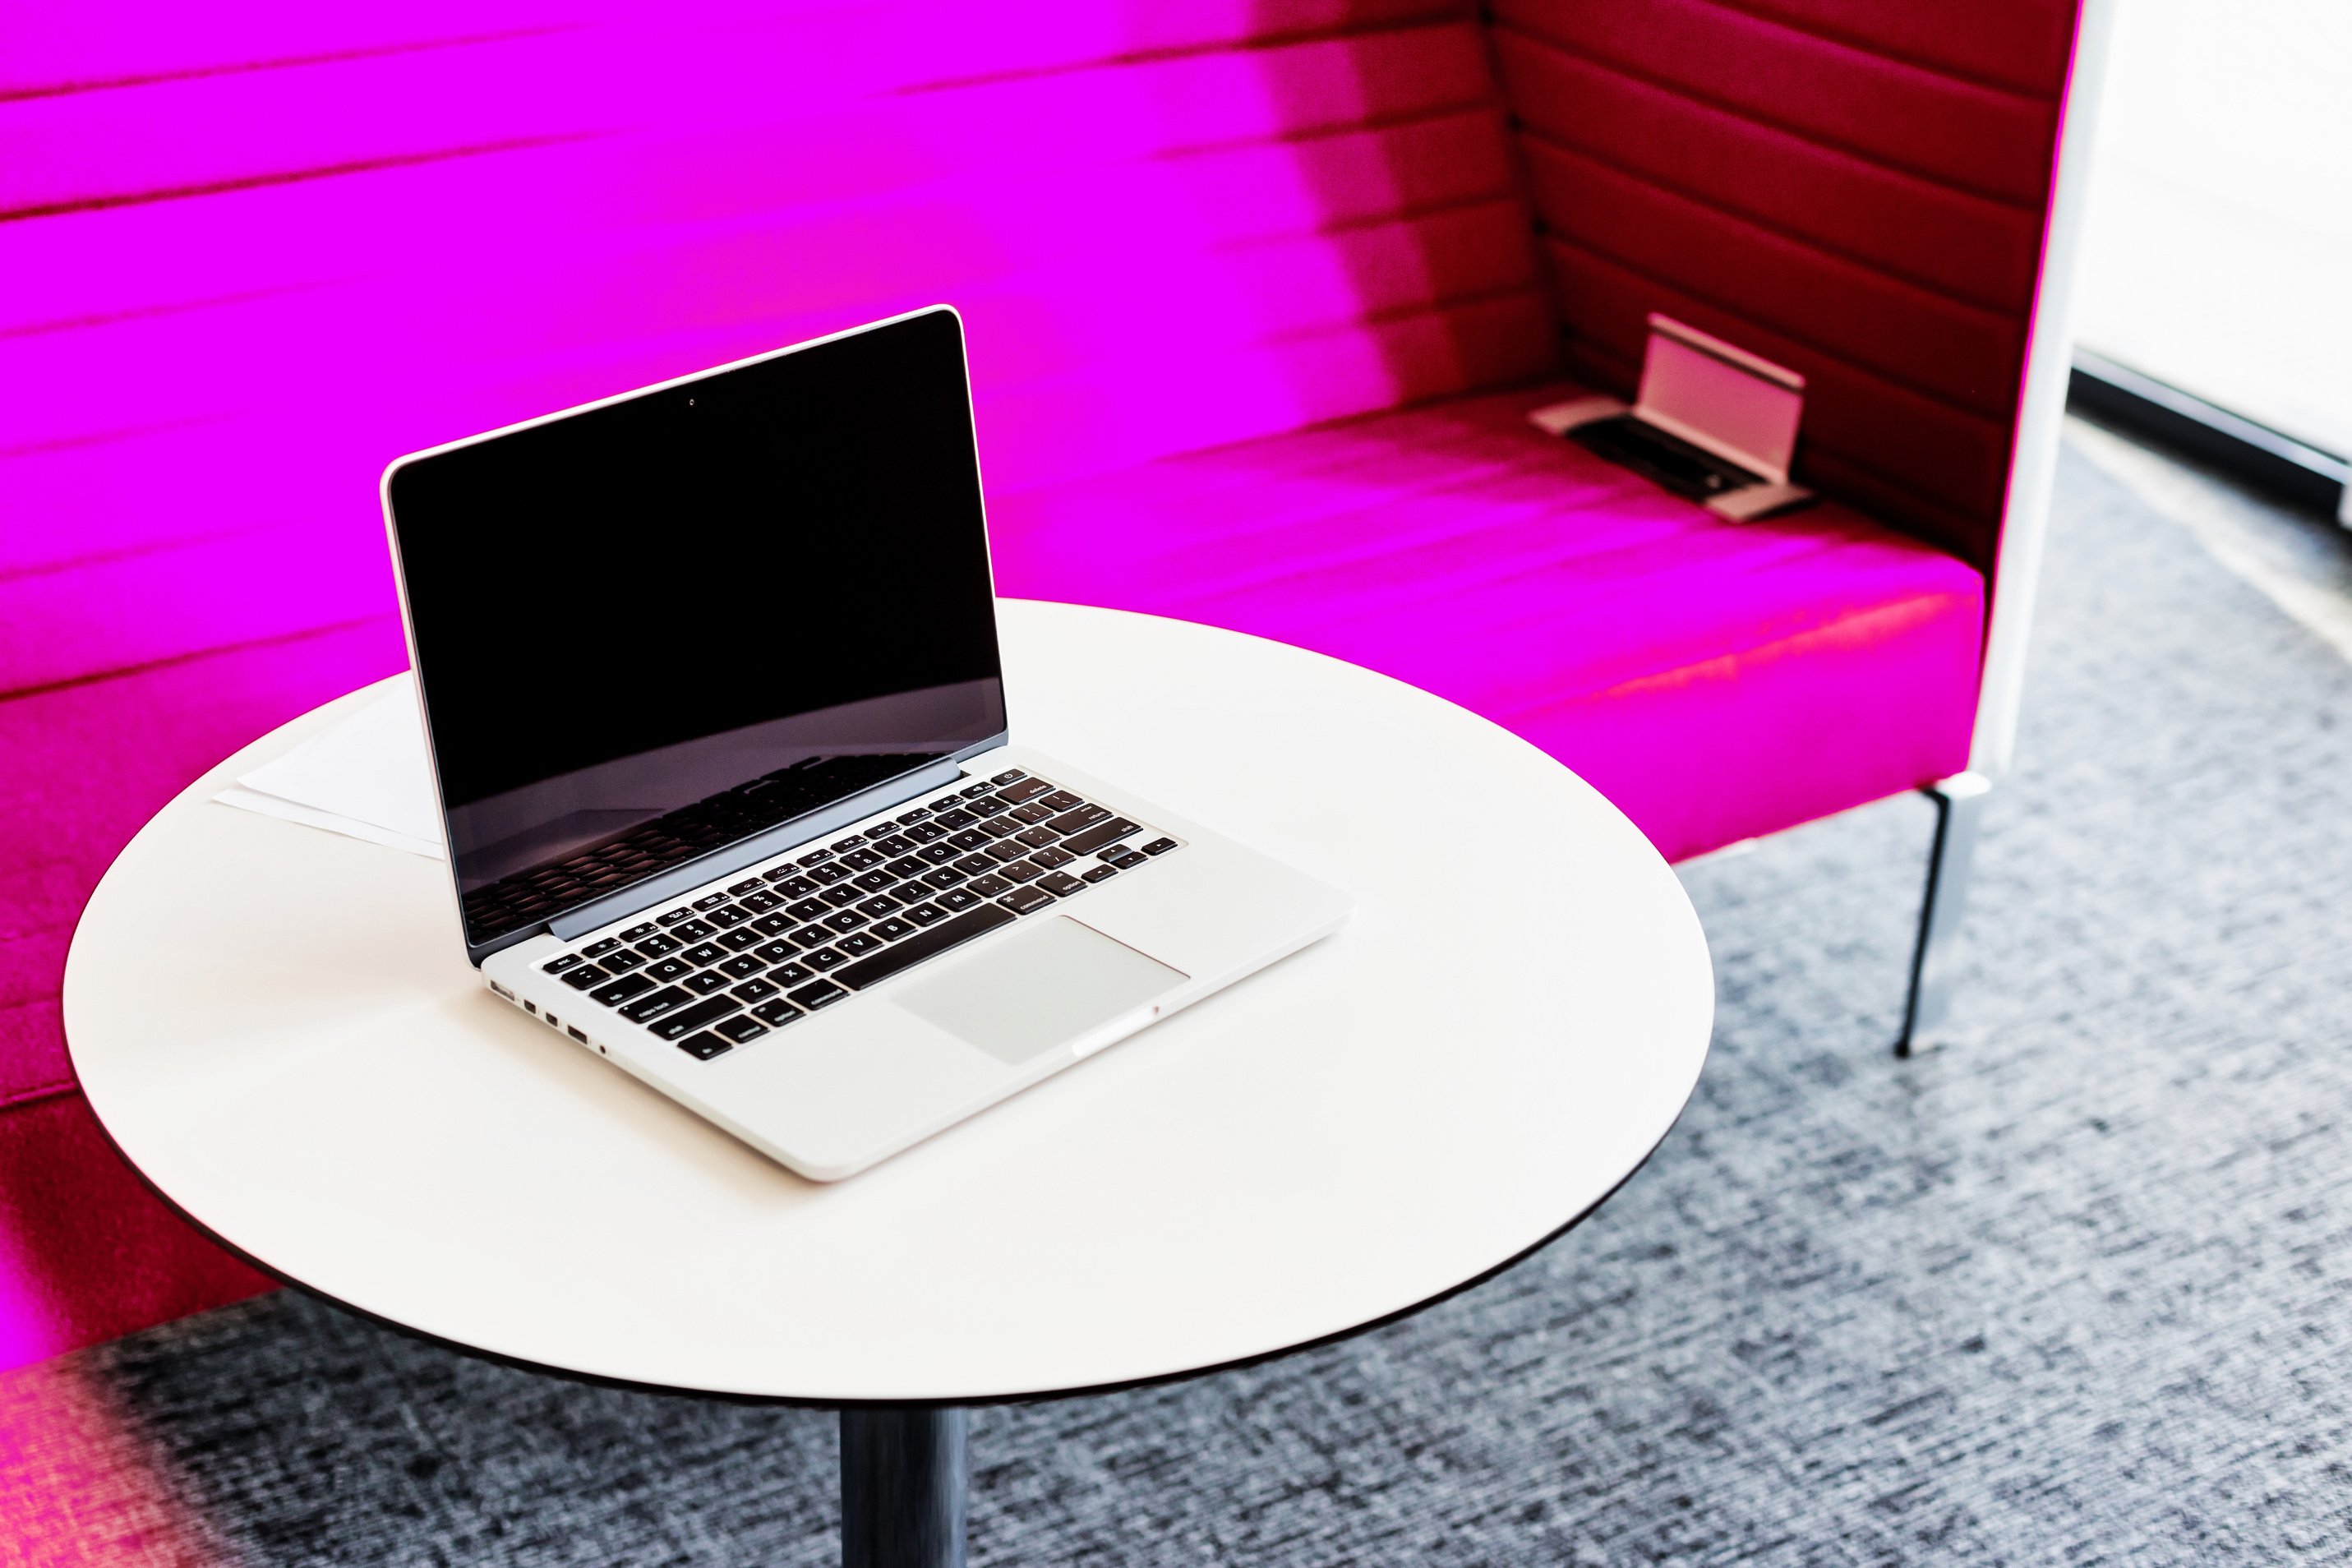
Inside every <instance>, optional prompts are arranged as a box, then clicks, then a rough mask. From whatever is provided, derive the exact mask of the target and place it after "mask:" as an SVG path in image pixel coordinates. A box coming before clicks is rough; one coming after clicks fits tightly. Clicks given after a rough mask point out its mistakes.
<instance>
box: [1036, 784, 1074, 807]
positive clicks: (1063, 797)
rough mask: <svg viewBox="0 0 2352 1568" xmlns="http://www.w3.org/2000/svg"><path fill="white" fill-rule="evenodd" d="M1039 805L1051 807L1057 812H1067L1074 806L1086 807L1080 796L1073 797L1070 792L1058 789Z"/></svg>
mask: <svg viewBox="0 0 2352 1568" xmlns="http://www.w3.org/2000/svg"><path fill="white" fill-rule="evenodd" d="M1037 804H1038V805H1047V806H1051V807H1053V808H1054V809H1055V811H1067V810H1069V809H1070V807H1072V806H1074V805H1085V804H1086V801H1085V799H1084V798H1083V797H1081V796H1079V795H1072V794H1071V793H1070V792H1069V791H1068V790H1066V789H1057V790H1055V792H1054V793H1053V794H1051V795H1047V796H1046V797H1045V799H1044V800H1042V801H1039V802H1038V803H1037Z"/></svg>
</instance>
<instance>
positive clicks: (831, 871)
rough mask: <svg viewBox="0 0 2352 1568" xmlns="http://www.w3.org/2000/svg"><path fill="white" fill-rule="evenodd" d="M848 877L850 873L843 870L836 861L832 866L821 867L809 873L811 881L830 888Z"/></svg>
mask: <svg viewBox="0 0 2352 1568" xmlns="http://www.w3.org/2000/svg"><path fill="white" fill-rule="evenodd" d="M848 875H849V873H848V872H846V871H845V870H843V869H842V868H841V864H840V862H839V861H835V863H834V864H832V865H830V866H819V867H818V868H816V869H815V870H814V871H811V872H810V873H809V880H810V881H812V882H814V883H817V884H818V885H819V886H821V887H827V888H829V887H831V886H833V884H834V883H835V882H838V881H841V880H842V879H845V878H846V877H847V876H848Z"/></svg>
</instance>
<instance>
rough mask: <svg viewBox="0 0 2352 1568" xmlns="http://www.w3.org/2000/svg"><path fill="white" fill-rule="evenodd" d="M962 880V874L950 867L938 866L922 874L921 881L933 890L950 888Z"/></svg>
mask: <svg viewBox="0 0 2352 1568" xmlns="http://www.w3.org/2000/svg"><path fill="white" fill-rule="evenodd" d="M963 879H964V878H963V873H962V872H961V871H959V870H957V869H956V868H953V867H952V866H940V867H938V868H935V869H932V870H929V871H926V872H924V873H923V880H924V881H925V882H926V883H928V884H929V885H930V886H931V887H934V888H952V887H954V886H955V885H956V884H957V883H958V882H961V881H962V880H963Z"/></svg>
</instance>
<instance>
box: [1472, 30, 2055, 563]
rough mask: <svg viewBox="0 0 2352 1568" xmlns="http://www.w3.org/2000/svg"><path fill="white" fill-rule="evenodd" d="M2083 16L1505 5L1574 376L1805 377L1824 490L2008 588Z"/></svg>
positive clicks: (1520, 108) (1507, 71)
mask: <svg viewBox="0 0 2352 1568" xmlns="http://www.w3.org/2000/svg"><path fill="white" fill-rule="evenodd" d="M2075 20H2076V18H2075V0H1980V3H1972V4H1968V5H1905V4H1885V3H1881V0H1736V3H1726V0H1495V5H1494V28H1493V32H1494V45H1495V50H1496V59H1497V62H1498V64H1499V67H1500V70H1501V75H1502V79H1503V82H1504V86H1505V91H1506V95H1507V100H1508V101H1509V104H1510V107H1511V110H1512V111H1513V113H1514V116H1515V119H1516V122H1517V132H1518V141H1519V143H1520V146H1521V148H1522V150H1523V153H1524V156H1525V158H1526V161H1527V167H1528V179H1529V184H1530V186H1531V190H1532V195H1533V199H1534V204H1535V206H1536V209H1537V214H1538V221H1539V222H1540V224H1541V226H1542V229H1543V237H1542V245H1543V250H1544V255H1545V259H1546V261H1547V263H1548V264H1549V270H1550V273H1551V276H1552V278H1553V279H1554V282H1555V286H1556V289H1557V298H1558V300H1559V310H1560V316H1561V322H1562V331H1563V332H1564V334H1565V342H1566V349H1567V355H1568V360H1569V363H1570V366H1571V367H1572V368H1573V369H1574V370H1575V371H1576V372H1577V374H1580V376H1581V377H1582V378H1583V379H1586V380H1590V381H1592V382H1595V383H1597V384H1601V385H1602V386H1605V387H1608V388H1610V389H1612V390H1615V391H1619V392H1621V393H1630V392H1631V390H1632V387H1633V382H1634V380H1635V378H1636V376H1637V374H1638V373H1639V368H1640V360H1641V353H1642V346H1643V336H1644V325H1643V323H1644V320H1645V317H1646V314H1647V312H1649V311H1651V310H1664V311H1665V312H1667V313H1668V314H1670V315H1673V316H1675V317H1678V318H1680V319H1682V320H1684V321H1689V322H1691V323H1692V324H1693V325H1695V326H1698V327H1700V328H1703V329H1705V330H1706V331H1712V332H1716V333H1717V334H1719V335H1721V336H1723V337H1725V338H1727V339H1729V340H1730V341H1732V342H1737V343H1739V344H1741V345H1742V346H1744V347H1747V348H1749V349H1752V350H1754V351H1755V352H1757V353H1761V354H1764V355H1765V356H1766V357H1768V358H1770V359H1773V360H1777V361H1779V362H1780V363H1784V364H1787V365H1790V366H1791V367H1792V368H1794V369H1797V370H1799V371H1801V372H1803V373H1804V374H1805V375H1806V377H1807V378H1808V382H1809V386H1808V389H1807V404H1806V410H1805V425H1804V436H1803V442H1802V446H1801V452H1800V459H1799V463H1798V474H1799V477H1800V478H1801V479H1804V480H1807V481H1809V482H1811V483H1812V484H1815V485H1816V486H1818V487H1819V488H1821V489H1823V490H1825V491H1828V492H1830V493H1832V494H1835V495H1839V496H1841V497H1843V498H1844V499H1846V500H1850V501H1852V502H1853V503H1854V504H1855V505H1857V506H1859V507H1861V508H1862V509H1863V510H1865V511H1868V512H1870V513H1872V514H1874V515H1875V516H1878V517H1880V518H1883V519H1885V521H1889V522H1893V523H1895V524H1897V525H1899V526H1902V527H1905V528H1907V529H1909V530H1910V531H1914V532H1916V533H1919V534H1921V535H1923V536H1925V537H1927V538H1928V539H1930V540H1932V541H1934V542H1937V543H1939V544H1941V545H1943V546H1944V547H1946V548H1948V549H1949V550H1951V551H1953V552H1955V553H1957V554H1958V555H1960V556H1961V557H1962V558H1964V559H1966V560H1968V561H1969V562H1971V563H1973V564H1975V565H1977V566H1978V567H1979V568H1980V569H1983V570H1986V571H1988V572H1989V571H1990V569H1991V566H1992V562H1993V552H1994V549H1995V545H1996V542H1997V538H1998V533H1999V530H2000V519H2001V510H2002V498H2003V490H2004V487H2005V485H2006V483H2007V480H2008V478H2009V470H2010V462H2011V443H2012V437H2013V435H2014V427H2015V425H2016V421H2017V414H2018V402H2019V397H2020V394H2021V381H2022V377H2023V371H2024V355H2025V349H2026V341H2027V332H2028V330H2029V328H2030V326H2031V325H2032V313H2033V305H2034V294H2035V288H2036V283H2037V280H2038V278H2039V275H2040V272H2041V260H2042V245H2043V235H2044V230H2045V226H2046V223H2047V218H2048V208H2049V201H2050V195H2051V184H2052V178H2053V165H2054V163H2055V143H2056V136H2057V132H2058V124H2059V118H2060V111H2061V110H2062V108H2063V101H2064V98H2065V92H2066V85H2067V79H2068V68H2069V64H2070V61H2071V58H2072V53H2073V47H2074V34H2075Z"/></svg>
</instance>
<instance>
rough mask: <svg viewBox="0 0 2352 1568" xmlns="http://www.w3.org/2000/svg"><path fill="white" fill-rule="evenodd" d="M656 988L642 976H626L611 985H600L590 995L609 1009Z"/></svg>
mask: <svg viewBox="0 0 2352 1568" xmlns="http://www.w3.org/2000/svg"><path fill="white" fill-rule="evenodd" d="M653 988H654V983H653V982H652V981H650V980H648V979H646V977H645V976H644V975H642V974H625V975H623V976H621V978H620V979H618V980H615V981H614V982H613V983H612V984H609V985H599V986H598V987H596V989H595V990H593V991H591V992H590V993H588V994H589V995H591V996H593V997H594V998H595V999H596V1000H597V1001H599V1002H602V1003H603V1004H604V1005H605V1006H607V1007H617V1006H619V1005H621V1004H622V1003H624V1002H625V1001H627V1000H628V999H629V998H630V997H632V996H642V995H644V994H646V992H648V991H650V990H652V989H653Z"/></svg>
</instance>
